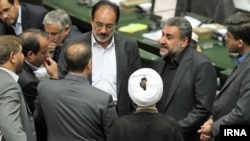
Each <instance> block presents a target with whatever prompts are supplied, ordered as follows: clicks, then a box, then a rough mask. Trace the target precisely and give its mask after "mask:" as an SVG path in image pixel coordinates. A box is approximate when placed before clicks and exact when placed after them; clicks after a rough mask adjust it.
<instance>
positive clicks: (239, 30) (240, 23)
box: [198, 13, 250, 141]
mask: <svg viewBox="0 0 250 141" xmlns="http://www.w3.org/2000/svg"><path fill="white" fill-rule="evenodd" d="M224 24H225V25H226V26H227V33H226V35H225V40H226V44H227V48H228V50H229V52H230V53H238V54H239V55H238V57H237V66H236V67H235V69H234V71H233V72H232V74H231V75H230V76H229V77H228V79H227V80H226V82H225V84H224V85H223V87H222V88H221V90H220V93H219V94H217V95H216V98H215V101H214V105H213V114H212V118H211V119H209V120H208V121H207V122H206V123H204V125H203V126H202V127H201V129H200V130H199V131H198V132H199V133H201V136H200V137H201V141H207V140H209V139H210V138H211V137H215V140H216V141H219V140H220V139H219V137H220V125H248V126H249V125H250V113H249V111H250V102H249V101H250V89H249V88H250V83H249V82H250V76H249V74H250V32H249V30H250V14H249V13H248V14H247V13H237V14H233V15H231V16H229V17H228V18H227V19H226V20H225V21H224ZM221 136H223V135H221Z"/></svg>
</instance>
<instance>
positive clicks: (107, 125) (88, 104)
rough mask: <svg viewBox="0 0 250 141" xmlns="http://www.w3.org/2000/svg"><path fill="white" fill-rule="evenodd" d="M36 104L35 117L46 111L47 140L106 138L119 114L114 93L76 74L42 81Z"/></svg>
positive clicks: (64, 140)
mask: <svg viewBox="0 0 250 141" xmlns="http://www.w3.org/2000/svg"><path fill="white" fill-rule="evenodd" d="M39 103H40V104H41V105H40V106H41V107H40V106H39ZM36 104H37V107H38V108H37V109H36V111H35V118H36V119H37V120H40V119H42V118H41V116H43V115H44V118H45V121H46V124H47V127H48V141H79V140H91V141H105V140H106V139H107V137H108V135H109V132H110V129H111V127H112V125H113V122H114V121H115V119H116V118H117V113H116V111H115V106H114V103H113V100H112V97H111V95H109V94H107V93H106V92H104V91H102V90H99V89H97V88H95V87H93V86H91V85H90V83H89V81H88V79H87V78H84V77H81V76H78V75H75V74H67V75H66V76H65V78H64V79H63V80H44V81H41V82H40V83H39V85H38V99H37V102H36Z"/></svg>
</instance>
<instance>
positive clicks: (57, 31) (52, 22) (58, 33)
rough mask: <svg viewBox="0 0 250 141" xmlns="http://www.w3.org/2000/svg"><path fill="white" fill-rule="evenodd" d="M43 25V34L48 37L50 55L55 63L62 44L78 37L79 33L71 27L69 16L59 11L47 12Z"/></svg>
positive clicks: (73, 26)
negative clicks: (45, 33)
mask: <svg viewBox="0 0 250 141" xmlns="http://www.w3.org/2000/svg"><path fill="white" fill-rule="evenodd" d="M43 25H44V29H45V32H47V33H48V35H49V41H50V43H49V52H50V55H51V57H52V58H53V60H54V61H56V62H57V61H58V59H59V55H60V52H61V48H62V46H63V44H64V42H66V41H67V40H68V39H70V38H72V37H74V36H76V35H80V34H81V31H80V30H78V28H77V27H76V26H75V25H72V22H71V19H70V16H69V15H68V14H67V13H66V12H65V11H64V10H61V9H56V10H52V11H50V12H48V13H47V14H46V15H45V17H44V19H43Z"/></svg>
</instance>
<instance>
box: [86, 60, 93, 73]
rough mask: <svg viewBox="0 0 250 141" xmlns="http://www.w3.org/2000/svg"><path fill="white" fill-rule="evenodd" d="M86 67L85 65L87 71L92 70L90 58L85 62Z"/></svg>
mask: <svg viewBox="0 0 250 141" xmlns="http://www.w3.org/2000/svg"><path fill="white" fill-rule="evenodd" d="M86 67H87V68H86V69H87V70H88V71H89V72H91V71H92V60H91V59H90V60H89V62H88V64H87V66H86Z"/></svg>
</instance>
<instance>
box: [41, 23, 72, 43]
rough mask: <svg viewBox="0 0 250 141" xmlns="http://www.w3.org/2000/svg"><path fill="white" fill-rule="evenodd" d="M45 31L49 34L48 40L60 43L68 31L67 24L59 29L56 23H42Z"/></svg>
mask: <svg viewBox="0 0 250 141" xmlns="http://www.w3.org/2000/svg"><path fill="white" fill-rule="evenodd" d="M44 29H45V32H46V33H48V35H49V41H50V42H53V43H55V45H56V46H58V45H60V44H61V43H62V42H63V40H64V39H65V38H66V36H67V35H68V33H69V26H67V27H65V28H64V29H60V28H59V25H58V24H57V23H52V24H46V25H44Z"/></svg>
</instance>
